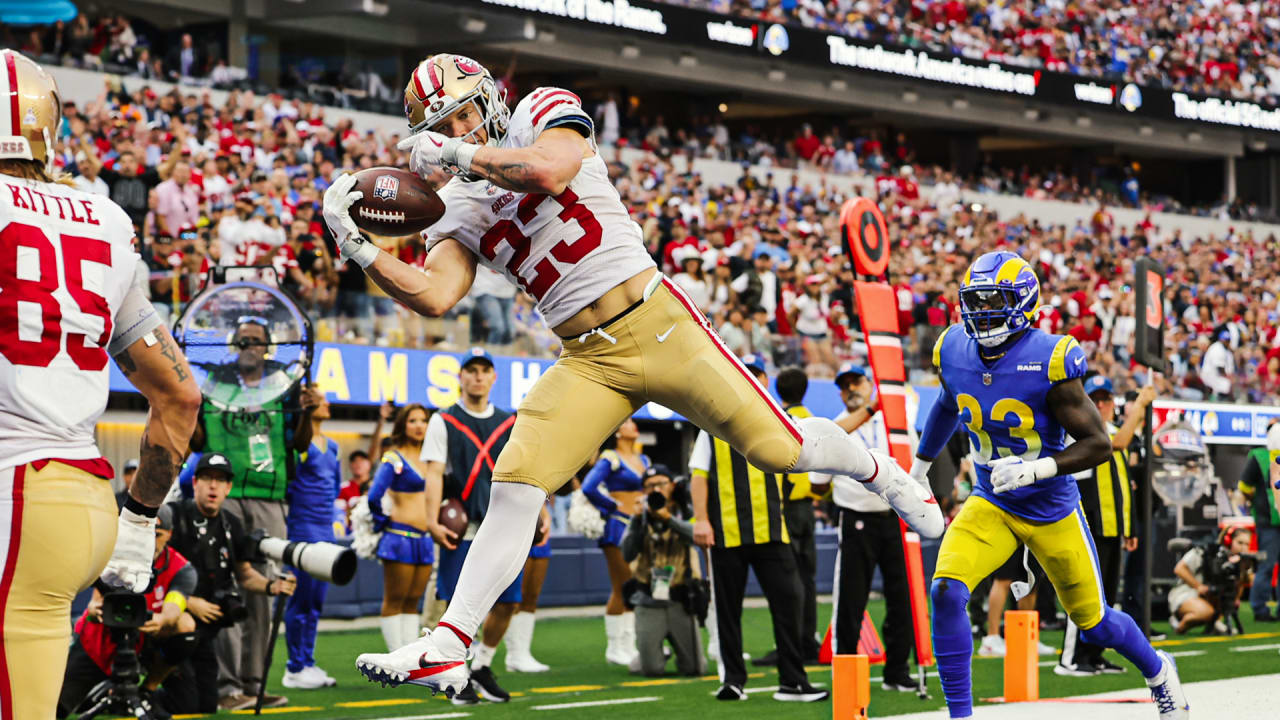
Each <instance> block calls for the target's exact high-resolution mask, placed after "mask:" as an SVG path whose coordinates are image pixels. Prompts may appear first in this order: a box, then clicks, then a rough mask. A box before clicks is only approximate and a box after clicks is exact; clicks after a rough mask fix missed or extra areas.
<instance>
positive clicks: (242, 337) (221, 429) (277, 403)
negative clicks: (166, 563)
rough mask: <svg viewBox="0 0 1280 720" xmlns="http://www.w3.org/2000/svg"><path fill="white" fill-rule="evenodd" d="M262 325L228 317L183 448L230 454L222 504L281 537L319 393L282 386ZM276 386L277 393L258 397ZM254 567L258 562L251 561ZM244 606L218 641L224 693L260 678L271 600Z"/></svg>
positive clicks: (252, 686) (266, 324) (254, 687)
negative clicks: (226, 336) (222, 357)
mask: <svg viewBox="0 0 1280 720" xmlns="http://www.w3.org/2000/svg"><path fill="white" fill-rule="evenodd" d="M270 328H271V323H270V321H268V320H267V319H266V318H263V317H260V316H256V315H244V316H240V317H239V318H238V319H237V320H236V329H235V332H234V333H233V336H232V343H231V344H232V346H234V349H235V352H234V355H233V356H232V357H231V358H229V361H228V362H225V363H222V364H219V365H215V366H213V367H211V368H210V369H209V373H208V376H207V377H206V378H205V382H204V385H203V387H202V388H201V392H202V393H203V394H204V398H205V399H204V403H203V404H202V405H201V407H200V419H199V422H198V423H197V424H196V431H195V434H194V435H193V436H192V438H191V448H192V450H200V451H205V452H214V453H218V454H221V455H223V456H224V457H225V458H230V459H231V462H230V466H234V468H235V471H234V476H233V478H232V480H233V482H232V486H231V490H230V495H229V496H228V499H227V509H228V510H231V511H232V512H233V513H235V515H236V517H237V519H239V520H240V522H241V523H242V524H243V527H244V528H245V529H246V530H247V531H250V532H252V531H255V530H259V529H261V530H263V531H265V532H266V533H267V534H268V535H271V536H272V537H285V535H286V533H287V532H288V528H287V524H286V521H285V515H286V513H287V511H288V508H287V506H286V503H285V493H286V491H287V488H288V485H289V483H290V482H291V481H292V480H293V479H294V477H295V475H296V467H297V457H298V453H301V452H305V451H306V449H307V448H308V447H309V446H310V444H311V432H312V426H311V414H312V412H313V411H314V409H315V408H316V407H317V406H318V405H319V401H320V400H321V398H322V395H321V393H319V392H318V391H317V390H316V389H315V388H313V387H304V386H301V385H292V386H291V385H290V384H291V383H292V380H290V378H289V376H288V373H287V372H286V368H285V365H284V364H283V363H282V362H280V361H279V360H276V359H274V358H272V357H270V355H271V354H272V352H273V337H272V333H271V329H270ZM286 388H288V389H287V390H286ZM276 390H278V391H280V392H281V393H283V394H275V395H274V399H271V400H262V399H261V398H262V397H264V396H265V395H270V394H272V393H274V392H275V391H276ZM237 407H238V408H239V409H233V408H237ZM193 561H194V558H193ZM253 562H255V564H256V563H257V561H253ZM258 571H259V572H265V571H266V567H265V566H264V565H259V569H258ZM245 605H246V606H247V607H248V610H249V615H248V617H247V618H246V619H245V622H244V624H243V626H237V627H232V628H229V629H228V631H227V632H226V633H223V635H224V636H225V637H224V639H223V642H222V643H220V644H219V651H218V652H219V655H220V659H219V662H220V663H221V665H220V667H221V668H222V669H223V671H224V673H225V676H224V677H223V681H224V683H225V685H224V687H223V688H222V695H223V697H224V699H227V698H231V697H233V696H236V695H243V696H247V697H252V696H255V695H257V694H258V689H259V686H260V685H261V683H262V681H263V677H262V675H263V666H264V659H265V657H266V654H267V642H268V639H269V637H270V635H271V607H270V603H269V602H268V601H267V599H266V598H265V597H261V598H260V597H255V596H251V597H247V598H245ZM222 653H233V655H226V656H222ZM228 701H229V702H230V701H231V700H228ZM277 702H280V703H284V702H287V701H286V700H285V699H284V698H277Z"/></svg>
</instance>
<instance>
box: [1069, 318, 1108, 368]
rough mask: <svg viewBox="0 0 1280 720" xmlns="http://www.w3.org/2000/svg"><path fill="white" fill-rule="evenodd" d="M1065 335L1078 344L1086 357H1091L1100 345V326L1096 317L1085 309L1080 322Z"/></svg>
mask: <svg viewBox="0 0 1280 720" xmlns="http://www.w3.org/2000/svg"><path fill="white" fill-rule="evenodd" d="M1067 334H1068V335H1070V336H1071V337H1073V338H1075V339H1076V341H1077V342H1079V343H1080V347H1081V348H1082V349H1083V350H1084V354H1085V356H1086V357H1093V356H1094V353H1096V352H1097V350H1098V345H1099V344H1101V343H1102V326H1101V325H1099V324H1098V316H1097V315H1094V314H1093V311H1092V310H1089V309H1088V308H1085V309H1084V310H1083V314H1082V315H1081V316H1080V322H1079V323H1077V324H1076V325H1075V326H1074V327H1072V328H1071V329H1070V330H1068V331H1067Z"/></svg>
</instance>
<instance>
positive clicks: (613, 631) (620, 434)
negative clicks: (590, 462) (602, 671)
mask: <svg viewBox="0 0 1280 720" xmlns="http://www.w3.org/2000/svg"><path fill="white" fill-rule="evenodd" d="M613 437H614V441H615V443H614V444H615V447H614V449H612V450H605V451H604V452H602V453H600V459H599V460H598V461H597V462H596V464H595V466H594V467H592V468H591V472H589V473H587V478H586V480H585V481H583V483H582V493H583V495H585V496H586V497H587V499H588V500H590V501H591V504H592V505H594V506H595V507H596V509H598V510H599V511H600V514H601V515H602V516H604V518H605V529H604V535H602V536H601V537H600V539H599V540H598V541H597V542H596V544H597V545H599V546H600V548H601V550H603V551H604V559H605V562H606V563H607V565H608V568H609V583H610V585H612V589H611V591H610V593H609V604H608V605H606V606H605V615H604V631H605V635H606V636H607V637H608V641H609V644H608V646H607V647H606V649H605V653H604V657H605V660H606V661H607V662H611V663H613V664H615V665H623V666H629V665H630V664H631V660H632V658H634V657H635V655H636V630H635V627H636V626H635V614H634V613H630V612H626V606H625V605H624V604H623V600H622V585H623V583H625V582H626V581H627V580H629V579H631V567H630V566H629V565H628V564H627V561H626V560H624V559H623V558H622V549H621V548H620V547H619V544H620V543H621V542H622V535H623V534H624V533H625V532H626V530H627V523H628V522H629V521H630V519H631V515H632V514H634V513H635V512H636V511H637V504H638V502H639V501H640V499H641V497H640V496H641V492H640V489H641V487H642V486H643V484H644V482H643V478H644V472H645V470H648V469H649V465H650V462H649V457H648V456H647V455H645V454H643V453H641V452H640V442H639V439H640V430H639V428H637V427H636V423H635V421H634V420H631V419H630V418H628V419H627V420H625V421H623V423H622V425H620V426H619V427H618V431H617V432H616V433H615V434H614V436H613Z"/></svg>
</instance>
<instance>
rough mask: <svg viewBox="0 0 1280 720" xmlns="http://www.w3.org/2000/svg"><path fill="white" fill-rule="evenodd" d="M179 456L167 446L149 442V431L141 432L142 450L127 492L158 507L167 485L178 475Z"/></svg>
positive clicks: (138, 499) (166, 493) (148, 504)
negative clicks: (135, 473) (136, 472)
mask: <svg viewBox="0 0 1280 720" xmlns="http://www.w3.org/2000/svg"><path fill="white" fill-rule="evenodd" d="M181 462H182V458H181V456H179V455H177V454H175V453H174V452H173V451H172V450H170V449H169V448H165V447H161V446H159V445H155V444H153V443H152V442H151V432H150V428H148V430H147V432H145V433H143V434H142V451H141V453H140V454H139V459H138V474H137V475H135V476H134V478H133V487H131V488H130V489H129V493H130V494H131V495H133V497H134V498H135V499H137V501H138V502H140V503H142V504H143V505H147V506H149V507H159V506H160V503H162V502H164V498H165V495H168V494H169V486H171V485H173V480H174V478H176V477H178V466H179V464H180V463H181Z"/></svg>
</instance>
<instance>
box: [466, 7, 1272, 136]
mask: <svg viewBox="0 0 1280 720" xmlns="http://www.w3.org/2000/svg"><path fill="white" fill-rule="evenodd" d="M479 3H480V4H482V5H487V6H490V7H493V8H495V9H499V10H505V11H514V12H520V13H526V14H534V15H542V16H546V17H548V18H552V19H555V20H557V21H560V22H568V23H574V24H580V25H583V26H587V27H596V28H607V29H610V30H613V31H617V32H624V33H628V34H632V35H634V36H636V37H638V38H643V37H648V38H659V39H662V40H667V41H670V42H673V43H677V44H679V45H682V46H685V47H688V48H693V49H696V48H699V47H701V48H705V49H709V50H721V51H729V52H740V53H750V54H753V55H759V56H766V57H775V58H778V59H782V60H792V61H795V62H799V63H804V64H806V65H810V66H813V67H820V68H830V67H837V68H841V69H845V70H849V71H855V72H871V73H876V74H879V75H885V76H893V77H899V78H905V79H908V80H912V81H919V82H923V83H932V84H935V85H939V86H943V87H953V88H969V89H974V90H981V91H984V92H992V93H998V94H1002V95H1008V96H1012V97H1018V98H1024V99H1034V100H1041V101H1044V102H1048V103H1054V104H1058V105H1065V106H1069V107H1076V108H1080V109H1103V108H1108V109H1110V110H1113V111H1115V112H1117V113H1121V114H1124V115H1132V116H1134V117H1140V118H1146V119H1152V120H1178V121H1183V122H1192V123H1204V124H1210V125H1218V126H1225V127H1233V128H1240V129H1248V130H1262V131H1267V132H1280V109H1277V108H1274V107H1268V106H1263V105H1259V104H1257V103H1253V102H1249V101H1246V100H1224V99H1220V98H1211V97H1205V96H1193V95H1189V94H1187V93H1183V92H1171V91H1169V90H1166V89H1164V88H1158V87H1146V86H1141V85H1138V84H1136V83H1131V82H1124V81H1123V80H1115V81H1113V80H1111V79H1109V78H1086V77H1082V76H1079V75H1072V74H1070V73H1062V72H1053V71H1049V70H1044V69H1039V68H1034V67H1025V66H1020V65H1012V64H1006V63H998V62H994V61H991V60H976V59H970V58H965V57H957V56H954V55H950V54H943V53H935V52H932V51H928V50H922V49H918V48H906V47H895V46H886V45H884V44H883V43H871V42H866V41H863V40H858V39H856V38H852V37H847V36H845V35H838V34H834V33H828V32H824V31H821V30H815V29H812V28H806V27H800V26H794V25H783V24H780V23H771V22H765V21H753V20H750V19H746V18H738V17H733V16H728V15H722V14H719V13H711V12H706V11H703V10H696V9H692V8H686V7H681V6H678V5H669V4H666V3H659V2H646V1H645V0H479Z"/></svg>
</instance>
